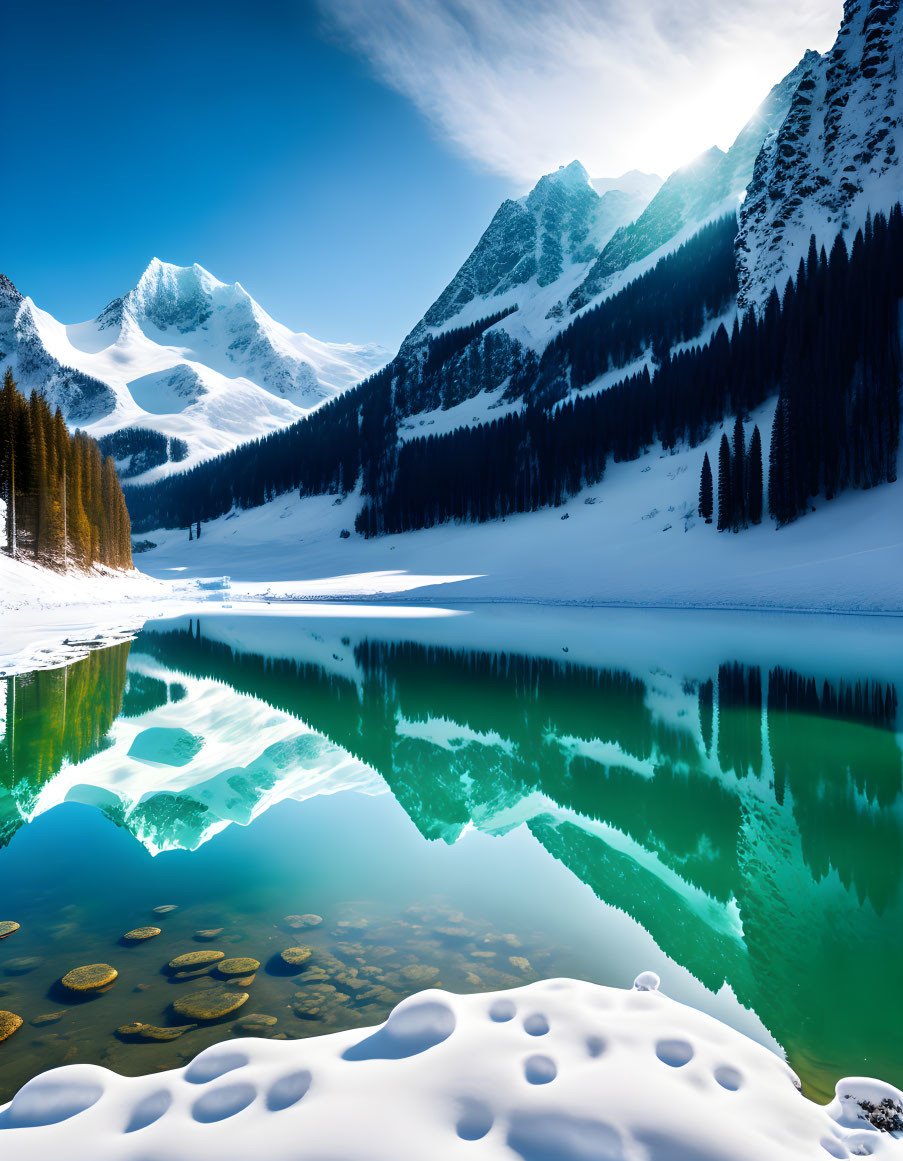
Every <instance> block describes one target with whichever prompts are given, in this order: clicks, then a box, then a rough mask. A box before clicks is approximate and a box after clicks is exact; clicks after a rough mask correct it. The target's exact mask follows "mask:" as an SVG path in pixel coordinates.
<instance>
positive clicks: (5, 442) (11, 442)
mask: <svg viewBox="0 0 903 1161" xmlns="http://www.w3.org/2000/svg"><path fill="white" fill-rule="evenodd" d="M21 402H22V397H21V396H20V395H19V393H18V391H17V390H16V383H15V380H14V379H13V372H12V367H7V368H6V371H5V372H4V375H3V388H2V391H0V468H2V495H3V499H4V500H5V501H6V551H7V552H8V553H9V555H10V556H11V557H13V558H15V557H16V556H17V555H18V531H17V528H16V488H17V484H16V457H17V451H18V444H19V432H18V428H19V412H20V409H21Z"/></svg>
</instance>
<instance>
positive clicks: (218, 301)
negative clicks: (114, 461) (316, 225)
mask: <svg viewBox="0 0 903 1161" xmlns="http://www.w3.org/2000/svg"><path fill="white" fill-rule="evenodd" d="M0 351H3V353H4V359H5V361H8V362H10V363H11V364H12V367H13V372H14V374H15V377H16V379H17V380H18V382H19V385H20V388H21V389H22V390H25V391H30V390H31V389H32V388H37V389H38V390H40V391H42V392H43V393H44V394H45V395H46V396H47V398H48V399H49V401H50V403H51V405H52V406H54V407H57V406H58V407H59V408H60V409H61V410H62V412H63V415H64V416H65V418H66V420H67V422H68V423H69V425H70V426H71V427H75V426H78V427H82V428H84V429H85V430H87V431H88V432H89V433H90V434H91V435H93V436H95V437H102V436H104V435H106V434H109V433H112V432H115V431H118V430H120V429H122V428H127V427H140V428H145V429H151V430H153V431H157V432H160V433H162V434H163V435H165V436H169V437H177V438H179V439H181V440H184V441H185V443H187V445H188V452H187V455H186V456H185V457H184V459H183V460H182V461H181V462H180V463H179V464H178V467H180V468H185V467H190V466H191V465H192V464H193V463H197V462H199V461H200V460H204V459H209V458H210V457H211V456H215V455H218V454H219V453H221V452H224V451H227V450H228V449H229V448H231V447H234V446H235V445H236V444H238V443H243V442H246V441H247V440H249V439H253V438H255V437H256V436H260V435H264V434H266V433H267V432H269V431H273V430H275V429H277V428H280V427H284V426H286V425H287V424H290V423H293V422H295V421H296V420H298V419H300V418H302V417H303V416H305V415H307V414H308V413H309V412H310V411H311V410H313V409H314V408H316V407H317V406H319V404H321V403H323V402H324V401H326V400H328V399H331V398H333V397H334V396H335V395H337V394H338V393H340V392H342V391H344V390H346V389H347V388H348V387H351V386H353V385H354V384H355V383H357V382H359V381H360V380H361V379H363V378H366V376H367V375H368V374H370V373H371V372H372V371H374V370H376V369H377V368H379V367H380V366H382V365H383V364H384V363H385V362H386V360H387V359H388V357H389V352H388V351H385V350H384V349H383V348H381V347H378V346H375V345H371V346H356V345H354V344H352V343H327V342H321V341H320V340H318V339H315V338H312V337H311V336H310V335H307V334H304V333H303V332H302V333H295V332H293V331H291V330H289V329H288V327H285V326H283V325H282V324H281V323H278V322H276V320H275V319H273V318H271V317H270V315H268V314H267V313H266V311H265V310H263V308H262V307H261V306H260V305H259V304H258V303H257V302H255V301H254V299H253V298H252V297H251V296H250V295H249V294H248V293H247V291H246V290H245V289H244V288H243V287H242V286H241V284H240V283H237V282H236V283H234V284H233V285H227V284H226V283H223V282H220V281H218V279H216V278H214V277H213V275H212V274H210V273H209V272H208V271H206V270H205V269H204V268H203V267H202V266H198V265H197V264H195V265H194V266H187V267H186V266H174V265H172V264H170V263H167V262H161V261H160V260H159V259H157V258H154V259H153V261H152V262H151V263H150V265H149V266H148V267H147V269H146V270H145V271H144V273H143V274H142V276H141V278H140V279H139V281H138V283H137V285H136V286H135V288H134V289H133V290H130V291H129V292H128V293H127V294H126V295H124V296H123V297H122V298H117V299H115V300H114V301H113V302H111V303H110V304H109V305H108V306H107V307H105V308H104V310H103V311H101V313H100V314H99V315H98V317H97V318H96V319H92V320H91V321H89V322H84V323H76V324H73V325H65V324H63V323H60V322H58V321H57V320H56V319H55V318H53V316H52V315H50V314H48V313H47V312H46V311H43V310H41V309H40V308H39V307H38V306H37V305H36V304H35V303H34V302H33V301H32V300H31V299H30V298H27V297H24V296H23V295H22V294H21V293H20V292H19V291H18V290H17V288H16V287H15V286H14V285H13V284H12V283H11V282H10V281H9V279H7V278H5V277H2V276H0ZM172 468H173V465H172V463H169V462H167V463H164V464H161V465H158V466H157V467H156V468H155V469H153V470H152V471H151V472H148V473H146V474H145V476H144V477H143V478H145V479H153V478H156V477H157V476H159V475H162V474H166V473H167V472H168V471H171V470H172Z"/></svg>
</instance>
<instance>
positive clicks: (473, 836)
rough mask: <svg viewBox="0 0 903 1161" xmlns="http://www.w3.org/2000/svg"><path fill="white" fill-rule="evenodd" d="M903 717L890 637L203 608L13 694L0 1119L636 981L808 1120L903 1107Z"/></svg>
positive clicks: (5, 695) (779, 627) (639, 619)
mask: <svg viewBox="0 0 903 1161" xmlns="http://www.w3.org/2000/svg"><path fill="white" fill-rule="evenodd" d="M420 614H422V615H420ZM901 689H903V623H901V622H900V621H895V620H893V619H889V618H880V617H872V618H868V617H863V618H855V617H820V616H804V615H800V616H788V615H779V614H774V615H765V614H741V613H722V612H710V613H701V612H700V613H694V612H683V611H674V612H666V611H644V612H640V611H619V610H614V609H608V610H592V609H552V608H542V607H539V606H536V607H520V608H516V607H505V606H498V607H494V606H490V607H484V608H482V609H476V610H454V609H452V610H442V609H436V608H431V609H424V610H417V609H414V608H413V607H411V608H405V609H398V610H395V611H393V610H392V609H391V608H380V609H376V608H368V607H364V606H361V607H351V606H348V607H342V606H333V607H327V606H324V607H322V608H320V609H316V608H314V607H309V608H300V609H298V608H294V609H292V610H285V609H279V608H278V607H269V608H262V609H260V610H257V611H253V610H252V611H246V612H244V613H239V612H237V611H234V610H233V611H230V610H229V609H226V608H215V609H211V611H210V613H209V614H207V613H204V614H203V615H201V616H200V617H198V616H194V617H186V618H182V619H173V620H169V621H154V622H150V623H148V624H147V625H146V626H145V629H144V630H143V631H142V632H141V634H140V635H139V636H138V637H136V638H135V639H134V640H132V641H126V642H124V643H120V644H117V645H114V646H111V647H108V648H97V649H95V650H93V651H91V652H90V653H89V654H88V655H87V656H86V657H85V658H84V659H83V660H78V661H75V662H74V663H73V664H71V665H69V666H67V667H65V668H58V669H50V670H40V671H36V672H33V673H29V674H26V675H22V676H16V677H5V678H2V679H0V699H2V700H0V920H2V921H12V922H14V923H17V924H18V925H19V927H18V929H17V930H14V931H13V932H12V933H11V934H9V935H7V936H6V937H4V938H2V940H0V1008H2V1009H5V1010H8V1011H10V1012H13V1013H15V1014H16V1015H17V1016H19V1017H21V1019H22V1021H23V1023H22V1025H21V1027H19V1028H18V1029H17V1030H16V1031H15V1032H14V1033H13V1034H12V1035H10V1036H9V1037H8V1038H7V1039H5V1040H4V1041H3V1042H2V1043H0V1102H2V1101H6V1100H9V1099H10V1098H11V1096H12V1095H13V1094H14V1093H15V1091H16V1090H17V1089H18V1088H19V1087H21V1085H22V1084H24V1083H25V1082H26V1081H28V1080H29V1079H30V1078H31V1077H33V1076H35V1075H36V1074H37V1073H39V1072H42V1071H44V1070H46V1069H49V1068H53V1067H55V1066H58V1065H62V1064H66V1063H72V1062H91V1063H98V1064H101V1065H104V1066H106V1067H108V1068H111V1069H113V1070H115V1071H118V1072H121V1073H126V1074H139V1073H147V1072H152V1071H154V1070H158V1069H168V1068H175V1067H180V1066H181V1065H183V1064H184V1063H186V1062H187V1061H188V1060H190V1059H191V1058H192V1057H193V1056H195V1055H196V1054H197V1053H198V1052H199V1051H200V1050H201V1049H203V1048H205V1047H207V1046H208V1045H210V1044H212V1043H214V1042H217V1041H221V1040H225V1039H229V1038H234V1037H240V1036H248V1035H254V1036H276V1037H279V1038H280V1039H298V1038H303V1037H308V1036H313V1035H318V1034H321V1033H324V1032H330V1031H334V1030H337V1029H342V1028H348V1027H364V1026H369V1025H373V1024H377V1023H379V1022H381V1021H382V1020H383V1019H384V1018H385V1017H386V1015H387V1014H388V1012H389V1011H390V1010H391V1009H392V1007H393V1006H394V1005H395V1004H397V1003H398V1002H399V1001H400V1000H401V999H402V998H403V997H405V996H407V995H410V994H411V993H413V992H416V991H419V990H421V989H423V988H426V987H442V988H446V989H449V990H451V991H456V992H463V991H467V992H474V991H494V990H497V989H502V988H510V987H515V986H517V985H519V984H522V983H525V982H528V981H530V980H534V979H537V978H540V977H555V976H575V977H579V978H583V979H589V980H594V981H596V982H598V983H603V984H609V985H616V986H619V987H629V986H630V985H631V984H632V982H633V980H634V977H635V976H636V975H637V974H638V973H639V972H641V971H644V970H654V971H656V972H658V973H659V975H660V976H661V979H662V990H663V991H665V992H667V993H668V994H669V995H671V996H673V997H674V998H676V999H679V1000H681V1001H683V1002H685V1003H688V1004H691V1005H693V1006H695V1007H698V1008H702V1009H704V1010H707V1011H709V1012H712V1013H713V1014H715V1015H717V1016H718V1017H719V1018H721V1019H722V1020H725V1021H726V1022H727V1023H729V1024H732V1025H734V1026H735V1027H737V1028H739V1029H741V1030H742V1031H744V1032H746V1033H747V1034H748V1035H750V1036H752V1037H754V1038H755V1039H757V1040H759V1041H761V1042H762V1043H765V1044H767V1045H768V1046H769V1047H771V1048H772V1049H773V1050H774V1051H775V1052H779V1053H784V1054H785V1055H786V1057H787V1059H788V1060H789V1062H790V1064H791V1066H792V1067H793V1068H794V1069H795V1071H796V1072H797V1074H798V1075H799V1077H800V1078H801V1081H802V1084H803V1088H804V1091H805V1092H806V1093H807V1094H808V1095H810V1096H812V1097H815V1098H817V1099H820V1100H825V1099H827V1098H828V1097H829V1096H830V1095H831V1094H832V1093H833V1088H834V1084H835V1082H836V1081H837V1079H838V1078H839V1077H841V1076H847V1075H873V1076H881V1077H883V1078H884V1079H886V1080H888V1081H890V1082H892V1083H894V1084H896V1085H903V1049H901V1045H903V1010H901V1005H900V1004H899V998H898V994H897V993H898V990H899V984H900V981H901V980H903V893H901V884H903V794H901V790H903V781H901V777H903V755H901V742H903V738H901V734H900V733H899V732H898V730H899V728H900V716H899V705H898V698H899V694H900V691H901ZM146 927H150V928H158V929H159V934H151V935H150V936H149V937H147V938H134V937H133V938H131V939H129V938H125V937H126V933H129V932H133V931H135V930H136V929H140V928H146ZM291 949H295V950H291ZM299 949H300V950H299ZM195 952H202V953H209V954H207V955H202V956H200V957H197V956H195V957H193V960H191V961H188V962H187V964H186V963H185V962H184V961H183V963H182V964H176V966H175V967H171V966H170V965H171V963H172V961H173V960H176V959H177V957H182V956H186V955H189V954H190V953H195ZM285 952H288V954H286V955H284V954H283V953H285ZM197 959H201V960H210V961H215V962H200V963H197V962H194V961H195V960H197ZM236 960H239V961H244V962H239V963H235V962H233V961H236ZM248 961H250V962H248ZM91 964H107V965H110V967H112V968H113V969H115V971H116V972H117V973H118V974H117V976H116V978H115V981H114V982H113V983H112V986H109V987H107V988H105V989H104V988H96V989H94V990H89V991H81V992H79V991H73V990H71V989H70V988H68V987H66V986H65V985H64V984H63V983H62V980H63V977H64V976H65V975H66V974H67V973H69V972H70V971H72V970H73V969H74V968H77V967H81V966H85V965H91ZM218 965H224V966H218ZM198 993H201V995H200V996H198V995H197V994H198ZM224 995H227V996H232V997H234V999H233V1000H231V1001H230V1000H225V1001H224V1000H223V996H224ZM244 995H247V997H248V998H247V999H243V1000H242V999H239V997H241V996H244ZM188 997H191V998H190V999H189V998H188ZM236 1000H237V1001H238V1003H237V1005H236V1006H235V1007H233V1008H232V1010H231V1011H228V1012H223V1013H222V1014H221V1015H218V1016H214V1017H213V1018H205V1017H204V1016H200V1015H198V1011H199V1010H200V1011H208V1014H209V1012H214V1011H220V1010H221V1009H223V1008H224V1007H228V1006H230V1004H235V1003H236ZM180 1009H181V1010H180ZM186 1010H189V1011H190V1012H191V1015H190V1016H186V1015H185V1011H186ZM148 1027H149V1028H150V1031H148Z"/></svg>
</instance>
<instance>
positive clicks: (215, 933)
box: [194, 927, 225, 943]
mask: <svg viewBox="0 0 903 1161" xmlns="http://www.w3.org/2000/svg"><path fill="white" fill-rule="evenodd" d="M224 930H225V928H222V927H202V928H201V930H200V931H196V932H195V933H194V938H195V939H196V940H198V941H199V942H200V943H207V941H208V940H211V939H217V938H218V937H219V936H220V935H222V934H223V931H224Z"/></svg>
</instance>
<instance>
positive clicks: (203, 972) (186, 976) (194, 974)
mask: <svg viewBox="0 0 903 1161" xmlns="http://www.w3.org/2000/svg"><path fill="white" fill-rule="evenodd" d="M212 970H213V964H209V963H206V964H202V965H201V966H200V967H199V968H188V969H187V970H186V971H183V972H173V973H172V975H171V976H170V979H173V980H199V979H200V978H201V977H202V976H209V975H210V973H211V971H212Z"/></svg>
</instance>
